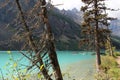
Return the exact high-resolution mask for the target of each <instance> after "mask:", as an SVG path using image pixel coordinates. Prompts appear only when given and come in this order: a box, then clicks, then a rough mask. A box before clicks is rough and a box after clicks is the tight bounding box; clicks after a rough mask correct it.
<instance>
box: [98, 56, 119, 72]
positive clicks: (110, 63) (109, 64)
mask: <svg viewBox="0 0 120 80" xmlns="http://www.w3.org/2000/svg"><path fill="white" fill-rule="evenodd" d="M101 60H102V64H101V66H100V67H101V69H102V70H105V69H111V68H114V67H117V66H118V64H117V62H116V60H115V58H114V57H112V56H101Z"/></svg>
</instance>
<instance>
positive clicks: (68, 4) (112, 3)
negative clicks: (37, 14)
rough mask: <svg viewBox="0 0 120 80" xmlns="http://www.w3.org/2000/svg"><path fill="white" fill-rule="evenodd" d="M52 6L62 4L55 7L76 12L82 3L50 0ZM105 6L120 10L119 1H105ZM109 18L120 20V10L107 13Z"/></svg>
mask: <svg viewBox="0 0 120 80" xmlns="http://www.w3.org/2000/svg"><path fill="white" fill-rule="evenodd" d="M51 1H52V4H53V5H57V4H63V5H59V6H56V7H57V8H59V9H65V10H68V9H70V10H71V9H73V8H77V9H78V10H80V7H81V6H82V5H83V3H82V2H81V0H51ZM106 5H107V7H109V8H113V9H118V8H119V9H120V0H106ZM108 14H109V16H111V17H117V18H119V19H120V10H119V11H114V12H111V11H109V12H108Z"/></svg>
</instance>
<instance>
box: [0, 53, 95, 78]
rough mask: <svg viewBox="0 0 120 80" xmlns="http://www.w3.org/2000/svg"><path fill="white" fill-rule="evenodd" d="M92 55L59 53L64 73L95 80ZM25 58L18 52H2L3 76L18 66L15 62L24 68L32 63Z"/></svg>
mask: <svg viewBox="0 0 120 80" xmlns="http://www.w3.org/2000/svg"><path fill="white" fill-rule="evenodd" d="M91 54H92V52H83V51H57V57H58V61H59V64H60V67H61V71H62V73H69V75H71V76H70V77H71V78H74V79H76V80H77V79H82V78H84V79H85V78H86V76H87V77H89V79H87V80H93V74H94V72H95V55H91ZM23 57H24V56H23V55H22V54H20V53H19V52H18V51H11V52H10V54H9V52H8V51H0V69H1V71H2V73H3V75H6V74H7V73H8V70H9V69H10V68H11V67H12V66H16V65H17V64H14V62H15V61H16V62H17V63H18V64H20V65H22V66H27V64H29V63H30V62H29V61H28V60H27V59H26V58H23ZM22 68H23V67H22ZM9 72H10V70H9ZM7 75H8V74H7ZM64 79H65V80H70V79H68V76H64ZM71 80H73V79H71Z"/></svg>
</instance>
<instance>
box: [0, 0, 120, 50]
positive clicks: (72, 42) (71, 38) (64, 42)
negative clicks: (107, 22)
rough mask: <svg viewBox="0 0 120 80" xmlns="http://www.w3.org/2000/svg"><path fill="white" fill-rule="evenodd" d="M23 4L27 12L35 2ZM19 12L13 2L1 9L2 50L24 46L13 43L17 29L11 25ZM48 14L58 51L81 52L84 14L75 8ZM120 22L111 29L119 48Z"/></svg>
mask: <svg viewBox="0 0 120 80" xmlns="http://www.w3.org/2000/svg"><path fill="white" fill-rule="evenodd" d="M3 1H4V0H0V2H3ZM21 3H23V4H22V5H23V10H24V11H26V10H30V9H31V8H32V7H33V6H34V4H35V1H33V0H29V2H27V3H24V2H21ZM11 5H12V6H11ZM17 12H18V11H17V9H16V6H15V5H14V3H13V2H12V1H11V0H10V2H9V4H7V5H6V6H5V7H2V8H0V50H8V49H12V50H16V49H20V47H21V45H22V44H21V43H17V42H13V41H11V39H12V36H13V34H14V33H15V30H11V28H15V26H14V24H13V23H12V24H11V22H14V19H15V18H16V16H17ZM48 14H49V22H50V25H51V27H52V31H53V34H54V37H55V44H56V48H57V49H58V50H80V49H79V48H78V46H79V45H78V43H79V41H80V39H81V34H80V33H81V29H80V24H81V21H82V12H80V11H78V10H77V9H75V8H74V9H72V10H67V11H66V10H64V9H63V10H59V9H57V8H52V9H50V10H49V11H48ZM119 22H120V21H119V20H117V21H114V22H111V29H112V30H113V34H112V35H114V36H113V37H112V40H113V41H112V42H113V45H115V46H117V48H119V47H120V42H119V41H120V38H119V37H120V36H119V34H120V33H119V31H118V30H119V29H120V27H119ZM115 23H116V24H115ZM8 24H10V25H9V27H6V25H8ZM13 26H14V27H13ZM116 27H117V28H116Z"/></svg>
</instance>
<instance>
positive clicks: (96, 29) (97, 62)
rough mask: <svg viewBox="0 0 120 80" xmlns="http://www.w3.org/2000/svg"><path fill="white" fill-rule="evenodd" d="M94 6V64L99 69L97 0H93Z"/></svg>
mask: <svg viewBox="0 0 120 80" xmlns="http://www.w3.org/2000/svg"><path fill="white" fill-rule="evenodd" d="M94 7H95V48H96V58H97V59H96V66H97V70H98V71H99V69H100V68H99V66H100V65H101V58H100V46H99V39H98V29H99V27H98V26H99V25H98V19H97V16H98V3H97V0H94Z"/></svg>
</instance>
